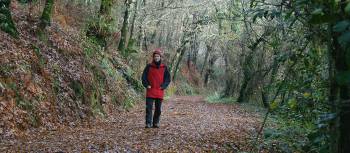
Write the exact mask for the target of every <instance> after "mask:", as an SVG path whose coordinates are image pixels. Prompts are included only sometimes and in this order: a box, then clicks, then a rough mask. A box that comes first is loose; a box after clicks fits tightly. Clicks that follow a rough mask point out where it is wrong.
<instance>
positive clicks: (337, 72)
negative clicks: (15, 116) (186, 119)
mask: <svg viewBox="0 0 350 153" xmlns="http://www.w3.org/2000/svg"><path fill="white" fill-rule="evenodd" d="M349 17H350V1H349V0H152V1H151V0H59V1H55V0H12V1H11V0H0V29H1V30H2V32H3V33H4V34H2V35H1V37H2V38H4V39H3V40H1V48H0V49H1V57H0V58H1V69H0V89H1V94H0V96H1V98H0V100H1V101H4V104H2V105H0V106H2V107H4V108H5V106H7V104H6V105H5V102H9V101H12V102H14V103H15V104H14V105H15V106H13V107H16V109H18V110H25V111H26V112H28V113H24V114H26V115H27V116H26V115H24V114H22V115H24V118H27V120H28V124H25V125H21V126H22V127H20V128H18V125H15V124H6V126H5V125H2V124H0V128H1V129H3V130H1V131H6V130H9V129H23V128H28V127H38V126H40V125H44V126H45V124H46V122H59V123H62V122H67V121H71V120H72V121H75V120H76V118H80V119H82V120H84V119H85V118H86V116H98V115H101V116H106V115H107V114H108V112H109V110H108V109H107V108H105V106H104V105H105V104H111V105H116V106H117V105H122V106H124V108H129V107H133V106H134V105H135V103H136V101H138V100H139V99H138V98H139V97H138V96H140V95H142V92H143V90H144V89H143V87H142V85H141V84H140V78H141V73H142V71H143V68H144V66H145V64H146V63H148V62H150V61H151V52H152V51H153V50H154V49H155V48H161V49H162V51H163V54H164V56H163V57H164V62H165V63H166V64H167V65H168V67H169V70H170V73H171V78H172V81H173V82H172V85H171V87H170V88H169V89H168V91H167V95H168V96H171V95H172V94H180V95H181V94H182V95H191V94H200V95H205V96H206V97H207V99H208V100H209V101H210V100H212V101H226V102H227V101H228V102H229V103H238V104H249V105H254V106H256V107H259V108H263V109H264V111H263V113H264V114H263V115H262V116H261V118H262V123H261V125H260V127H259V129H258V130H257V131H256V133H255V135H254V136H253V138H252V142H251V144H252V146H254V149H252V150H253V151H257V152H259V151H263V150H265V151H270V152H271V151H272V152H274V151H277V152H339V153H348V152H350V146H349V143H350V131H349V129H350V113H349V110H350V46H349V44H350V18H349ZM5 33H6V35H5ZM5 38H6V39H5ZM9 44H14V45H15V46H16V47H12V49H8V48H10V47H8V46H10V45H9ZM7 45H8V46H7ZM18 50H20V51H18ZM25 50H29V51H28V52H30V54H28V56H31V57H33V58H27V57H25V56H24V55H25V54H26V53H25ZM15 51H17V52H18V54H23V56H19V55H18V56H17V55H16V58H14V56H11V55H12V54H13V52H15ZM5 59H8V60H5ZM10 59H13V60H10ZM16 60H17V61H25V62H23V63H22V62H19V63H18V62H17V63H16ZM33 61H34V62H33ZM16 64H17V66H16ZM66 64H67V65H66ZM18 65H20V66H18ZM62 67H63V68H62ZM27 74H30V75H27ZM34 74H37V75H38V76H37V75H34ZM16 76H20V77H18V78H16ZM28 77H30V78H31V79H30V80H31V81H28ZM35 78H40V79H41V80H46V81H39V83H38V82H37V84H35V83H34V84H33V83H31V82H35ZM44 82H46V83H44ZM31 85H32V86H33V87H31ZM28 86H30V88H28ZM39 87H41V89H46V88H47V89H46V90H47V91H48V92H47V93H40V94H39V95H36V94H35V91H38V90H34V89H37V88H39ZM32 88H33V90H34V92H33V91H31V89H32ZM128 91H132V92H128ZM29 93H30V94H29ZM28 95H33V96H28ZM67 95H70V96H67ZM120 97H122V98H120ZM135 97H138V98H135ZM34 101H35V102H34ZM41 101H45V102H47V103H48V104H47V105H49V106H50V109H53V110H56V111H55V113H56V114H58V115H53V116H50V117H47V116H44V115H42V113H43V112H41V110H37V109H39V108H40V107H39V106H40V105H42V104H41V103H40V102H41ZM60 101H64V102H65V103H63V104H61V103H59V102H60ZM56 102H58V103H56ZM66 104H67V105H69V106H70V105H71V104H72V106H70V107H69V108H66V107H65V106H66ZM2 107H0V108H2ZM111 107H112V106H111ZM67 110H69V111H67ZM1 111H3V110H1ZM0 114H1V112H0ZM28 114H29V115H28ZM70 114H74V115H73V116H74V117H73V116H72V115H70ZM1 115H6V111H3V114H1ZM57 116H58V117H57ZM28 118H29V119H28ZM48 118H50V119H48ZM51 118H53V119H52V120H51ZM62 118H63V119H62ZM87 118H88V117H87ZM47 120H51V121H47ZM2 122H4V123H7V122H8V123H9V122H10V120H2ZM1 133H2V132H0V134H1Z"/></svg>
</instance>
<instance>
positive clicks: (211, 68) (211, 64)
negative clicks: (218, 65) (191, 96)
mask: <svg viewBox="0 0 350 153" xmlns="http://www.w3.org/2000/svg"><path fill="white" fill-rule="evenodd" d="M216 60H217V57H216V55H212V57H211V58H210V60H209V67H208V69H207V71H206V73H205V76H204V86H205V87H206V86H207V85H208V83H209V79H210V76H212V75H213V73H214V64H215V61H216Z"/></svg>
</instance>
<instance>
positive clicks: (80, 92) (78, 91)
mask: <svg viewBox="0 0 350 153" xmlns="http://www.w3.org/2000/svg"><path fill="white" fill-rule="evenodd" d="M70 87H71V88H72V89H73V90H74V93H75V96H76V99H81V98H83V96H84V88H83V84H82V83H81V82H80V81H77V80H74V81H72V82H71V83H70Z"/></svg>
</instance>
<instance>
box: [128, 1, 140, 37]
mask: <svg viewBox="0 0 350 153" xmlns="http://www.w3.org/2000/svg"><path fill="white" fill-rule="evenodd" d="M134 9H135V11H134V16H133V17H132V21H131V28H130V36H129V41H128V42H131V41H133V36H134V29H135V20H136V18H137V12H138V0H136V1H135V3H134Z"/></svg>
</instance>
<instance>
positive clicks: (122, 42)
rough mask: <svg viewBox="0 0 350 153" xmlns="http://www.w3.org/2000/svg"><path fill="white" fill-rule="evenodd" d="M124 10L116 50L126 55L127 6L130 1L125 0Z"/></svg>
mask: <svg viewBox="0 0 350 153" xmlns="http://www.w3.org/2000/svg"><path fill="white" fill-rule="evenodd" d="M124 4H125V12H124V17H123V19H124V20H123V26H122V29H121V38H120V42H119V45H118V51H120V52H121V53H122V55H124V56H127V54H128V53H126V51H125V49H126V45H127V44H126V43H127V42H126V40H127V39H126V37H127V35H128V25H129V22H128V19H129V7H130V2H129V0H125V3H124Z"/></svg>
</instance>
